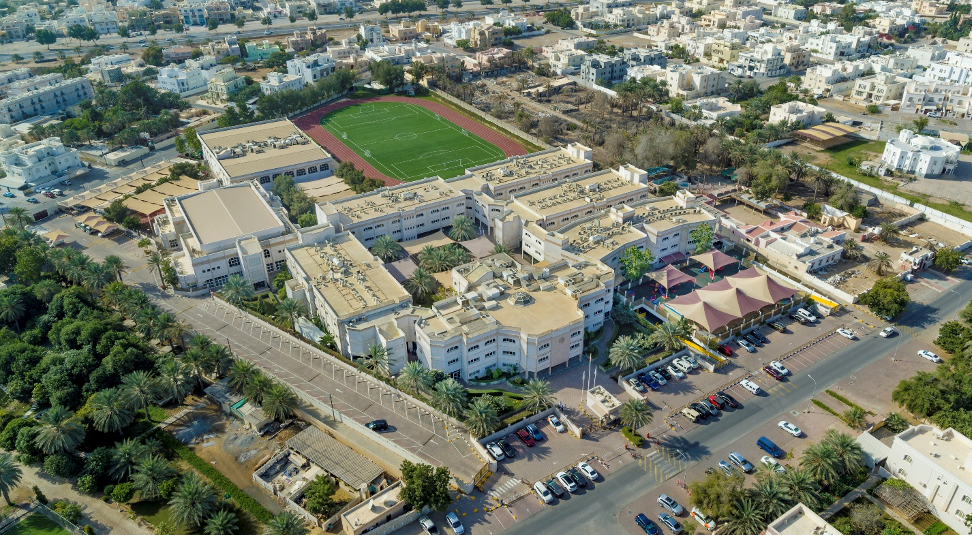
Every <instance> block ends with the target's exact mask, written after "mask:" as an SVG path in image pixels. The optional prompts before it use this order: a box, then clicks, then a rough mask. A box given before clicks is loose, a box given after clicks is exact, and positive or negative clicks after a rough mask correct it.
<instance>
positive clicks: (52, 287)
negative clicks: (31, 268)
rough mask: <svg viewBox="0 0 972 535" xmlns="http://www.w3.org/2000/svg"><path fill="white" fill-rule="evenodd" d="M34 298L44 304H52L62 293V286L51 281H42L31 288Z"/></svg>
mask: <svg viewBox="0 0 972 535" xmlns="http://www.w3.org/2000/svg"><path fill="white" fill-rule="evenodd" d="M31 290H32V291H33V294H34V297H36V298H37V299H38V300H39V301H41V302H43V303H50V302H51V300H52V299H54V296H55V295H57V294H58V293H59V292H60V291H61V285H60V284H58V283H57V282H55V281H52V280H50V279H45V280H42V281H40V282H38V283H36V284H34V286H33V287H32V288H31Z"/></svg>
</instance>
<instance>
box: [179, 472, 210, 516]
mask: <svg viewBox="0 0 972 535" xmlns="http://www.w3.org/2000/svg"><path fill="white" fill-rule="evenodd" d="M169 508H170V511H171V514H172V518H173V519H174V520H176V521H177V522H179V523H180V524H182V525H183V526H186V527H188V528H198V527H199V526H201V525H202V523H203V521H205V520H206V517H208V516H209V515H210V514H212V512H213V511H215V510H216V492H215V491H214V490H213V488H212V487H211V486H210V485H209V484H207V483H206V482H205V481H204V480H203V478H202V476H200V475H198V474H197V473H196V472H186V473H185V474H184V475H183V476H182V481H181V482H180V483H179V487H178V488H176V491H175V492H174V493H172V499H170V500H169Z"/></svg>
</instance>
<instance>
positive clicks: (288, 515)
mask: <svg viewBox="0 0 972 535" xmlns="http://www.w3.org/2000/svg"><path fill="white" fill-rule="evenodd" d="M309 532H310V528H308V526H307V521H305V520H304V519H303V518H301V517H299V516H297V513H294V512H291V511H285V512H283V513H280V514H279V515H277V516H275V517H273V518H272V519H271V520H270V521H269V522H267V529H266V530H264V531H263V533H264V535H307V534H308V533H309Z"/></svg>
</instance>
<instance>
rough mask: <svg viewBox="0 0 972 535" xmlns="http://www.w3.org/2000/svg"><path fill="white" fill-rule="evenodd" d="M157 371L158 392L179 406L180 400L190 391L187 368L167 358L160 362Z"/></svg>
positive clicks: (190, 384) (190, 378) (189, 377)
mask: <svg viewBox="0 0 972 535" xmlns="http://www.w3.org/2000/svg"><path fill="white" fill-rule="evenodd" d="M158 369H159V378H158V388H159V392H161V393H162V394H163V395H165V396H169V397H171V398H172V399H174V400H175V402H176V403H177V404H179V405H181V404H182V400H183V399H185V397H186V395H188V394H189V392H191V391H192V383H191V381H192V377H191V376H190V373H189V370H188V369H187V366H185V365H183V364H182V363H180V362H179V361H177V360H176V359H174V358H168V359H165V360H164V361H162V363H161V364H160V365H159V366H158Z"/></svg>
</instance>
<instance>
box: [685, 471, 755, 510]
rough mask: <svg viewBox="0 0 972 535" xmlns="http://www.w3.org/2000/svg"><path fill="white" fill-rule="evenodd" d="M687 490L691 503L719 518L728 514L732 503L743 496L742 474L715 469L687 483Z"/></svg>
mask: <svg viewBox="0 0 972 535" xmlns="http://www.w3.org/2000/svg"><path fill="white" fill-rule="evenodd" d="M689 492H690V494H689V500H690V501H691V502H692V505H694V506H695V507H698V508H699V509H701V510H702V512H704V513H705V514H707V515H709V516H710V517H712V518H716V519H720V520H721V519H723V518H725V517H726V516H728V515H729V513H730V511H731V510H732V508H733V504H734V503H735V502H736V501H737V500H740V499H742V498H743V496H744V494H743V476H741V475H739V474H735V475H732V476H727V475H726V474H724V473H723V472H721V471H718V470H717V471H714V472H712V473H711V474H707V475H706V476H705V477H704V478H702V479H701V480H697V481H692V482H691V483H689Z"/></svg>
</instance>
